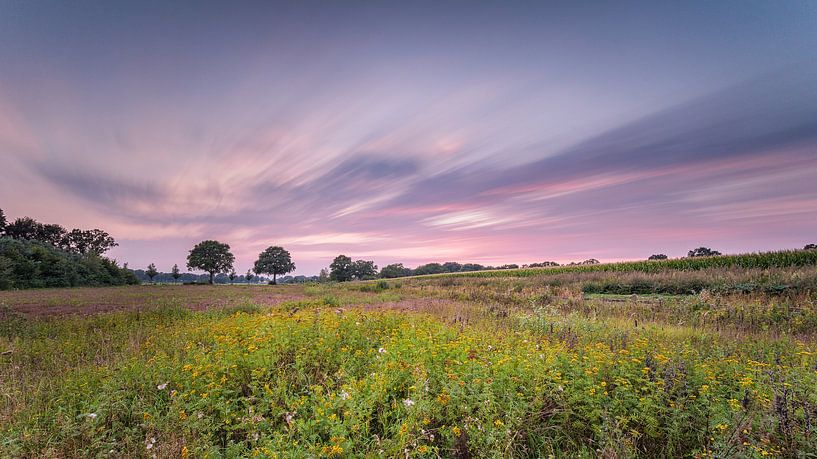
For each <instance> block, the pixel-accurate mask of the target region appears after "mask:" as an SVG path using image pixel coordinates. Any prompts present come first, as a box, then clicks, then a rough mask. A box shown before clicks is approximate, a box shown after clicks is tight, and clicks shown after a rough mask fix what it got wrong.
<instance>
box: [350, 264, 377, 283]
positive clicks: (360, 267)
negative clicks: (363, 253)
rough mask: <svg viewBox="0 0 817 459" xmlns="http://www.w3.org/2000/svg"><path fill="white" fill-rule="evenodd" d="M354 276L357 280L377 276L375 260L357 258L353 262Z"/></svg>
mask: <svg viewBox="0 0 817 459" xmlns="http://www.w3.org/2000/svg"><path fill="white" fill-rule="evenodd" d="M352 277H354V278H355V279H357V280H364V279H374V278H375V277H377V266H376V265H375V264H374V261H371V260H370V261H366V260H357V261H355V262H354V263H353V264H352Z"/></svg>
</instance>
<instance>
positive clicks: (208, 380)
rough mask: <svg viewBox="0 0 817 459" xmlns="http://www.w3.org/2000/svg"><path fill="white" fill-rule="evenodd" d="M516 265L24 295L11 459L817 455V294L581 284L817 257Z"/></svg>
mask: <svg viewBox="0 0 817 459" xmlns="http://www.w3.org/2000/svg"><path fill="white" fill-rule="evenodd" d="M697 261H698V260H696V262H697ZM650 263H660V262H650ZM538 271H539V272H540V273H541V272H542V271H548V272H550V270H538ZM504 273H505V274H506V276H505V277H499V276H491V277H476V278H474V277H463V276H428V277H419V278H408V279H400V280H399V281H395V280H384V279H381V280H377V281H374V282H358V283H336V284H306V285H299V286H277V287H266V286H255V287H241V288H238V287H220V288H219V287H184V286H155V287H130V288H121V289H100V290H99V291H94V290H69V291H52V292H53V294H52V293H49V292H47V291H30V292H6V293H5V294H3V295H5V296H3V295H0V303H3V304H6V309H5V310H0V319H2V320H0V324H2V325H1V326H0V365H2V368H4V370H6V371H3V372H0V392H2V393H3V394H5V395H6V396H5V397H4V398H3V400H2V402H0V425H2V427H1V428H0V456H24V457H26V456H27V457H33V456H52V457H53V456H57V457H88V456H117V457H121V456H127V457H133V456H137V457H139V456H152V455H156V457H205V456H209V457H252V456H258V457H309V456H311V457H361V456H385V457H395V456H401V457H402V456H409V457H541V456H548V455H553V456H555V457H562V456H580V457H597V456H604V457H632V456H639V457H678V456H685V457H710V456H714V457H763V456H777V457H790V456H797V455H800V456H806V457H808V456H809V455H814V454H817V437H815V436H814V431H813V429H814V428H813V422H814V421H813V420H814V419H815V418H817V392H815V391H814V390H813V388H814V387H817V345H815V337H816V336H815V334H814V333H815V330H817V297H815V295H814V292H815V290H811V291H805V290H804V291H800V292H798V293H792V292H791V291H790V290H784V291H769V292H757V291H752V292H748V293H747V292H745V291H724V292H720V293H719V292H714V291H708V290H707V291H704V292H703V293H700V294H697V295H692V296H689V295H677V296H665V295H649V296H632V295H590V296H587V295H585V294H584V293H583V292H582V290H583V289H584V288H583V286H584V285H586V283H587V282H588V280H592V281H593V282H601V281H609V282H611V283H613V282H614V281H615V280H616V279H618V281H619V282H620V283H626V282H630V281H631V280H632V276H642V275H648V276H657V277H658V278H660V279H665V278H670V277H676V278H678V279H686V278H692V279H698V276H699V275H701V276H707V277H720V278H722V279H725V280H726V282H732V283H735V282H739V281H743V280H745V279H747V278H752V276H760V275H766V276H768V277H772V278H775V279H778V280H793V279H796V278H806V279H814V278H815V274H814V270H813V269H812V268H811V267H810V266H809V267H807V268H796V267H788V268H774V269H760V268H751V269H748V268H741V269H738V268H734V267H731V268H706V269H703V270H697V271H694V270H691V271H668V272H664V271H662V272H655V273H643V272H627V271H622V272H615V271H589V272H575V271H574V272H563V273H560V274H542V275H540V276H529V277H517V276H515V275H514V271H505V272H504ZM762 273H765V274H762ZM588 276H589V278H588ZM148 289H149V292H148V291H147V290H148ZM142 290H145V292H144V293H141V292H142ZM46 293H48V295H46ZM86 293H87V294H86ZM35 294H36V295H35ZM81 294H82V295H81ZM60 298H65V299H64V300H62V301H63V302H70V303H72V305H73V306H70V308H71V310H73V311H75V312H81V311H83V310H87V309H90V308H91V307H92V305H93V302H94V301H95V300H97V299H99V298H105V300H104V301H105V303H106V304H122V305H123V308H124V307H127V309H123V310H121V311H120V312H113V313H107V314H97V315H91V316H87V317H82V316H69V317H57V316H53V315H52V316H42V317H36V316H32V315H31V314H35V313H36V311H38V309H37V304H39V305H40V306H39V307H41V308H43V310H45V309H46V308H48V307H51V306H54V303H55V302H59V301H60ZM276 298H277V299H276ZM281 299H284V301H280V300H281ZM201 303H204V304H211V305H221V306H215V308H212V307H211V308H209V309H206V310H203V311H198V312H196V311H194V310H198V309H199V306H198V305H199V304H201ZM23 304H26V306H25V307H22V305H23ZM17 305H20V306H17ZM134 307H136V308H138V310H134V309H133V308H134Z"/></svg>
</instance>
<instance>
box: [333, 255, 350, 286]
mask: <svg viewBox="0 0 817 459" xmlns="http://www.w3.org/2000/svg"><path fill="white" fill-rule="evenodd" d="M353 276H354V270H353V266H352V259H351V258H349V257H347V256H346V255H338V256H336V257H335V259H334V260H332V264H331V265H329V277H330V278H331V279H332V280H333V281H338V282H346V281H350V280H352V277H353Z"/></svg>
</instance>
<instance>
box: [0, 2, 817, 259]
mask: <svg viewBox="0 0 817 459" xmlns="http://www.w3.org/2000/svg"><path fill="white" fill-rule="evenodd" d="M816 177H817V3H815V2H814V1H796V0H792V1H786V2H770V1H751V0H740V1H721V2H708V1H700V2H699V1H685V2H663V1H652V0H651V1H643V2H630V1H622V2H574V1H568V2H514V1H508V2H493V1H491V2H474V1H463V2H440V1H435V2H387V1H381V2H358V1H343V2H320V1H316V2H312V1H298V2H291V3H276V2H271V1H270V2H267V1H265V2H247V1H236V2H205V1H196V2H185V1H173V2H166V1H140V2H132V3H127V2H124V1H122V2H108V1H101V0H100V1H75V2H55V1H46V0H44V1H36V2H31V1H25V0H0V208H2V209H3V210H4V211H5V213H6V215H7V216H9V217H11V218H16V217H21V216H24V215H26V216H31V217H33V218H36V219H37V220H40V221H43V222H48V223H60V224H62V225H63V226H66V227H68V228H73V227H79V228H102V229H105V230H107V231H108V232H109V233H111V235H112V236H114V238H115V239H116V240H117V241H118V242H119V247H116V248H115V249H113V250H112V251H111V252H110V253H109V255H110V256H112V257H114V258H116V259H117V260H118V261H120V262H128V263H129V266H130V267H132V268H139V267H144V266H146V265H147V264H148V263H156V265H157V267H158V268H159V269H160V270H164V271H169V269H170V267H171V266H172V265H173V264H174V263H178V264H179V265H180V266H184V264H185V260H186V256H187V254H188V252H189V250H190V248H192V246H193V245H194V244H195V243H197V242H199V241H201V240H204V239H216V240H219V241H222V242H226V243H228V244H230V246H231V248H232V251H233V253H234V254H235V255H236V269H237V270H238V271H239V272H243V271H244V270H246V269H247V268H249V267H250V266H251V264H252V263H253V261H254V260H255V258H256V257H257V255H258V253H260V252H261V251H262V250H264V249H265V248H266V247H268V246H270V245H281V246H283V247H285V248H286V249H288V250H289V251H290V252H291V253H292V257H293V261H294V262H295V264H296V266H297V270H296V272H295V273H296V274H307V275H310V274H316V273H317V272H318V270H320V269H321V268H322V267H325V266H328V265H329V263H330V262H331V260H332V258H333V257H334V256H336V255H338V254H346V255H349V256H351V257H352V258H354V259H358V258H361V259H371V260H374V261H375V263H376V264H378V265H379V266H381V267H382V266H384V265H386V264H389V263H395V262H401V263H404V264H405V265H406V266H416V265H418V264H421V263H427V262H434V261H437V262H444V261H459V262H476V263H483V264H504V263H519V264H523V263H530V262H541V261H545V260H553V261H557V262H569V261H581V260H584V259H587V258H596V259H599V260H601V261H617V260H628V259H644V258H646V257H648V256H649V255H651V254H654V253H665V254H667V255H669V256H671V257H673V256H683V255H685V254H686V252H687V251H688V250H690V249H692V248H695V247H699V246H708V247H712V248H714V249H717V250H720V251H722V252H724V253H742V252H749V251H760V250H771V249H784V248H800V247H802V246H804V245H805V244H807V243H817V178H816Z"/></svg>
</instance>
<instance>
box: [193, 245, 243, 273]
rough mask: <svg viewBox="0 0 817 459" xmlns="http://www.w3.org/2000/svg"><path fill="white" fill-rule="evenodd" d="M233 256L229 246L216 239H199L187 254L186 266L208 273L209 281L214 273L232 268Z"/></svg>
mask: <svg viewBox="0 0 817 459" xmlns="http://www.w3.org/2000/svg"><path fill="white" fill-rule="evenodd" d="M234 261H235V256H233V254H232V253H230V246H229V245H227V244H224V243H221V242H218V241H213V240H207V241H201V242H199V243H198V244H196V246H195V247H193V250H191V251H190V254H189V255H188V256H187V267H188V268H189V269H198V270H201V271H205V272H207V273H209V274H210V283H211V284H212V283H213V278H214V277H215V275H216V273H223V272H226V271H228V270H231V269H233V262H234Z"/></svg>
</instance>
